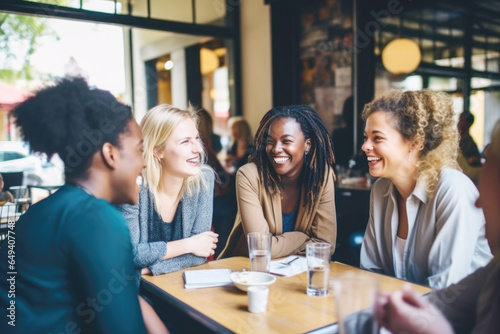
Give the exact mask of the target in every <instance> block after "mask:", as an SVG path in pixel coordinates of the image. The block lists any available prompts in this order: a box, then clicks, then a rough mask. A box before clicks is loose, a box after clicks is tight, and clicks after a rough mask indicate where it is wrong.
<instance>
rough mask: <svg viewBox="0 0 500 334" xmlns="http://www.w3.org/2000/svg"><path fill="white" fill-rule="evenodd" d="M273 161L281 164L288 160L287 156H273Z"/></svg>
mask: <svg viewBox="0 0 500 334" xmlns="http://www.w3.org/2000/svg"><path fill="white" fill-rule="evenodd" d="M274 161H275V162H276V163H278V164H282V163H285V162H286V161H288V158H274Z"/></svg>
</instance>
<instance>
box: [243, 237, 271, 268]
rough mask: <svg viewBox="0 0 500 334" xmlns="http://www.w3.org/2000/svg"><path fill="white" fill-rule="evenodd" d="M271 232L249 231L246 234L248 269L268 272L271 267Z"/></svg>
mask: <svg viewBox="0 0 500 334" xmlns="http://www.w3.org/2000/svg"><path fill="white" fill-rule="evenodd" d="M271 238H272V234H271V233H261V232H251V233H248V234H247V241H248V255H249V257H250V270H252V271H262V272H266V273H268V272H269V270H270V269H271V241H272V239H271Z"/></svg>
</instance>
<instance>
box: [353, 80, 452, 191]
mask: <svg viewBox="0 0 500 334" xmlns="http://www.w3.org/2000/svg"><path fill="white" fill-rule="evenodd" d="M375 111H385V112H387V113H389V114H390V115H391V118H392V120H393V125H394V126H395V127H396V128H397V129H398V130H399V132H400V133H401V135H402V136H403V138H404V139H405V140H407V141H413V142H415V143H417V144H418V147H417V149H418V150H419V151H420V159H419V161H418V162H417V164H416V165H417V180H422V181H424V182H425V184H426V187H427V195H428V196H429V197H431V198H432V197H433V196H434V191H435V190H436V187H437V184H438V182H439V172H440V171H441V169H442V168H444V167H448V168H454V169H458V170H461V169H460V167H459V166H458V163H457V155H458V140H459V135H458V129H457V117H456V116H455V112H454V111H453V102H452V100H451V98H450V96H449V95H448V94H446V93H443V92H435V91H432V90H429V89H424V90H419V91H407V92H403V91H401V90H392V91H389V92H388V93H387V94H385V95H383V96H381V97H379V98H376V99H374V100H373V101H372V102H370V103H368V104H366V105H365V108H364V110H363V115H362V116H363V120H364V121H366V119H367V118H368V116H369V115H370V114H371V113H373V112H375Z"/></svg>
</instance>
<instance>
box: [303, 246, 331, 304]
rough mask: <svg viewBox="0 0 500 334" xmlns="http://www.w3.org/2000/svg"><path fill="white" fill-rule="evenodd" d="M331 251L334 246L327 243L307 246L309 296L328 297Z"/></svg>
mask: <svg viewBox="0 0 500 334" xmlns="http://www.w3.org/2000/svg"><path fill="white" fill-rule="evenodd" d="M331 249H332V246H331V245H330V244H328V243H325V242H321V243H309V244H307V245H306V259H307V294H308V295H309V296H326V295H328V281H329V279H328V278H329V276H330V257H331Z"/></svg>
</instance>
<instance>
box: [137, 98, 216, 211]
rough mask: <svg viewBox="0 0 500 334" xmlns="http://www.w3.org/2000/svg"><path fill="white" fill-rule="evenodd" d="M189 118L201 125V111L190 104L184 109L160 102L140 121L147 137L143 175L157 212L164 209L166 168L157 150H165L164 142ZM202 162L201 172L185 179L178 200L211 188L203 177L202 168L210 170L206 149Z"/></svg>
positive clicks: (144, 136) (145, 138)
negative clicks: (163, 188) (163, 186)
mask: <svg viewBox="0 0 500 334" xmlns="http://www.w3.org/2000/svg"><path fill="white" fill-rule="evenodd" d="M187 118H190V119H192V120H193V121H194V122H195V124H196V125H197V126H198V113H197V111H196V110H195V109H194V108H193V107H192V106H191V105H189V106H188V108H187V109H186V110H182V109H178V108H175V107H173V106H171V105H168V104H160V105H158V106H156V107H154V108H152V109H150V110H149V111H148V112H147V113H146V115H145V116H144V118H143V119H142V121H141V128H142V135H143V138H144V153H143V156H144V160H146V164H147V166H146V168H145V169H144V171H143V173H142V176H143V179H144V181H145V183H146V186H147V187H148V189H149V191H150V192H151V193H152V194H153V198H154V205H155V209H156V210H157V211H160V208H161V203H160V201H159V197H158V193H159V192H160V191H161V190H162V184H161V183H160V179H161V176H162V173H163V170H162V167H161V163H160V160H159V159H158V158H157V156H156V153H157V152H158V151H161V150H163V149H165V144H166V142H167V140H168V139H169V138H170V136H171V135H172V133H173V132H174V129H175V128H176V127H177V126H178V125H179V123H181V122H182V121H184V120H185V119H187ZM167 159H168V157H167ZM200 162H201V164H202V165H201V168H200V172H199V173H198V174H197V175H193V176H189V177H186V178H185V179H184V182H183V184H182V188H181V191H180V192H179V196H178V199H180V198H182V197H184V196H192V195H194V194H196V193H198V192H199V191H200V190H201V189H202V188H203V189H208V182H207V180H206V179H205V177H204V174H203V170H211V168H210V167H209V166H207V165H206V164H205V162H206V154H205V151H204V150H202V151H201V152H200Z"/></svg>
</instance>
